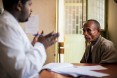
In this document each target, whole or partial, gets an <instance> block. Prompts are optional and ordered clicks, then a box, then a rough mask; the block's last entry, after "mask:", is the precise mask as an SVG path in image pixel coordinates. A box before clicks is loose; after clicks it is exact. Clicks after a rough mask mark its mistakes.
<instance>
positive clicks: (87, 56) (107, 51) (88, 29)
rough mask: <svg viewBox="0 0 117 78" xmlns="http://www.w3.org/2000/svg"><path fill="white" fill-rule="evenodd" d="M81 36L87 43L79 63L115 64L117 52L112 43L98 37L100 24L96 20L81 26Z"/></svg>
mask: <svg viewBox="0 0 117 78" xmlns="http://www.w3.org/2000/svg"><path fill="white" fill-rule="evenodd" d="M83 34H84V36H85V39H86V40H87V41H88V42H89V45H88V46H87V47H86V50H85V53H84V56H83V58H82V60H81V63H95V64H102V63H117V50H116V49H115V47H114V44H113V42H111V41H109V40H107V39H105V38H104V37H102V36H101V35H100V24H99V22H98V21H96V20H93V19H91V20H88V21H87V22H86V23H85V24H84V26H83Z"/></svg>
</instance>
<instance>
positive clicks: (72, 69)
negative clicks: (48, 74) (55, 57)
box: [42, 63, 109, 77]
mask: <svg viewBox="0 0 117 78" xmlns="http://www.w3.org/2000/svg"><path fill="white" fill-rule="evenodd" d="M98 68H99V69H98ZM43 69H48V70H50V71H54V72H56V73H60V74H64V75H71V76H73V77H78V76H81V75H85V76H93V77H103V76H108V75H109V74H106V73H101V72H96V71H93V70H105V69H107V68H105V67H102V66H100V65H95V66H74V65H73V64H70V63H50V64H47V65H45V66H44V67H43V68H42V70H43Z"/></svg>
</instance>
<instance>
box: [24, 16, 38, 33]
mask: <svg viewBox="0 0 117 78" xmlns="http://www.w3.org/2000/svg"><path fill="white" fill-rule="evenodd" d="M38 29H39V18H38V16H37V15H33V16H30V18H29V20H28V21H27V22H26V24H25V32H26V33H28V34H35V33H37V32H38Z"/></svg>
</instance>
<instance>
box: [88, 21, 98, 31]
mask: <svg viewBox="0 0 117 78" xmlns="http://www.w3.org/2000/svg"><path fill="white" fill-rule="evenodd" d="M89 21H92V22H94V24H95V25H96V27H97V29H100V23H99V22H98V21H97V20H95V19H89V20H87V22H89Z"/></svg>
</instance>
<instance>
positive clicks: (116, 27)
mask: <svg viewBox="0 0 117 78" xmlns="http://www.w3.org/2000/svg"><path fill="white" fill-rule="evenodd" d="M108 1H109V2H108V15H107V16H108V35H109V39H110V40H112V41H113V42H114V43H115V46H116V48H117V3H115V2H114V0H108Z"/></svg>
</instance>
